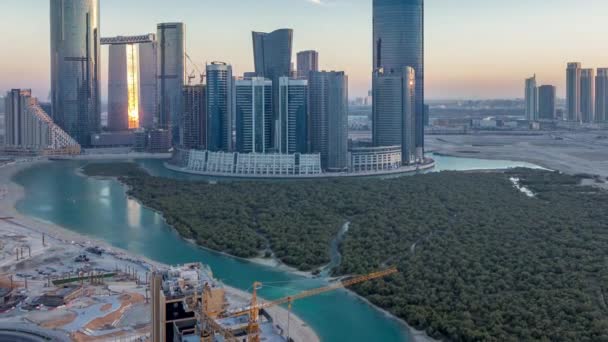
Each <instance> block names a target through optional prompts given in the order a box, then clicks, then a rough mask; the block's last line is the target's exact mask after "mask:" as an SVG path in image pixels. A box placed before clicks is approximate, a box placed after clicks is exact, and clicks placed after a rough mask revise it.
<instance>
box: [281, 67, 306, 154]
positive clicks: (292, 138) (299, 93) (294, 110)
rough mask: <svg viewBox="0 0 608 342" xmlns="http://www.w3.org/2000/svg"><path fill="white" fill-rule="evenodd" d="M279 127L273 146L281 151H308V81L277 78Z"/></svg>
mask: <svg viewBox="0 0 608 342" xmlns="http://www.w3.org/2000/svg"><path fill="white" fill-rule="evenodd" d="M278 122H279V124H278V127H279V129H278V130H277V135H276V137H275V138H276V139H277V141H276V143H275V146H276V147H277V150H278V151H279V152H281V153H296V152H299V153H306V152H308V143H309V137H308V81H307V80H294V79H290V78H289V77H281V78H279V121H278Z"/></svg>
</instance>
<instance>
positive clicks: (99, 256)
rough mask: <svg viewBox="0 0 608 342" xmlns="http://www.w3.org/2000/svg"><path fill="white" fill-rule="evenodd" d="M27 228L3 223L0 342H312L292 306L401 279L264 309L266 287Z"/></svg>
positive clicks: (346, 282) (1, 219)
mask: <svg viewBox="0 0 608 342" xmlns="http://www.w3.org/2000/svg"><path fill="white" fill-rule="evenodd" d="M22 219H24V218H19V219H16V218H13V217H0V340H1V341H4V340H20V341H49V340H52V341H154V342H164V341H167V342H171V341H175V342H194V341H197V342H198V341H200V342H207V341H312V342H314V341H319V338H318V337H317V336H316V335H315V333H314V331H313V330H312V329H311V328H310V327H308V326H307V325H306V324H305V323H304V322H302V321H301V320H300V319H299V318H298V317H296V316H295V315H293V314H292V313H291V304H292V303H293V302H294V301H296V300H299V299H303V298H306V297H310V296H314V295H317V294H321V293H324V292H329V291H333V290H337V289H341V288H344V287H346V286H350V285H353V284H357V283H360V282H364V281H367V280H370V279H375V278H379V277H383V276H386V275H389V274H392V273H394V272H397V270H396V269H387V270H384V271H381V272H378V273H372V274H369V275H365V276H361V277H352V278H346V279H342V281H337V282H335V283H329V284H328V285H327V286H325V287H321V288H317V289H312V290H308V291H304V292H300V293H296V294H294V295H292V296H289V297H284V298H279V299H276V300H271V301H266V300H264V299H262V298H259V297H258V295H257V291H258V290H259V289H260V288H261V287H263V286H264V285H263V284H262V283H258V282H256V283H254V284H252V287H251V288H252V293H246V292H243V291H239V290H236V289H233V288H230V287H227V286H224V285H223V284H222V283H220V282H219V281H217V280H215V279H214V277H213V273H212V272H211V270H210V269H209V268H208V267H207V266H205V265H204V264H202V263H190V264H185V265H179V266H166V265H162V264H157V263H154V262H152V261H149V260H145V259H143V258H138V257H134V256H131V255H129V254H127V253H125V252H123V251H120V250H115V249H113V248H110V247H108V246H106V245H104V244H102V243H95V242H92V241H89V240H86V239H77V238H75V237H74V236H69V235H67V236H66V235H61V234H55V233H56V232H49V231H48V230H45V229H44V228H42V227H44V224H42V223H41V228H40V229H37V228H33V226H31V223H32V221H30V220H25V223H24V222H23V221H21V220H22ZM70 238H74V240H71V239H70Z"/></svg>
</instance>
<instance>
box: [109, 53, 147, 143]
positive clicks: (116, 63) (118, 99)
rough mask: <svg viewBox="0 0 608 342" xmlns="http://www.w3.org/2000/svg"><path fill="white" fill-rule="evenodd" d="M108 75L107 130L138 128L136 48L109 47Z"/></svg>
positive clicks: (137, 65)
mask: <svg viewBox="0 0 608 342" xmlns="http://www.w3.org/2000/svg"><path fill="white" fill-rule="evenodd" d="M109 60H110V61H109V71H108V129H109V130H111V131H126V130H129V129H137V128H139V113H140V109H139V95H140V92H139V47H138V46H137V45H136V44H120V45H110V48H109Z"/></svg>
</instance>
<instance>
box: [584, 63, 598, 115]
mask: <svg viewBox="0 0 608 342" xmlns="http://www.w3.org/2000/svg"><path fill="white" fill-rule="evenodd" d="M581 116H582V121H583V122H586V123H590V122H594V121H595V70H594V69H582V70H581Z"/></svg>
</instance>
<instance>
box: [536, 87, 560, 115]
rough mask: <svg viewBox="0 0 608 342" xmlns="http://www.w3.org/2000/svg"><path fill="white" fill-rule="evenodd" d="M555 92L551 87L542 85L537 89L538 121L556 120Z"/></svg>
mask: <svg viewBox="0 0 608 342" xmlns="http://www.w3.org/2000/svg"><path fill="white" fill-rule="evenodd" d="M555 101H556V90H555V87H554V86H552V85H542V86H540V87H539V88H538V118H539V119H540V120H556V119H557V112H556V102H555Z"/></svg>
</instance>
